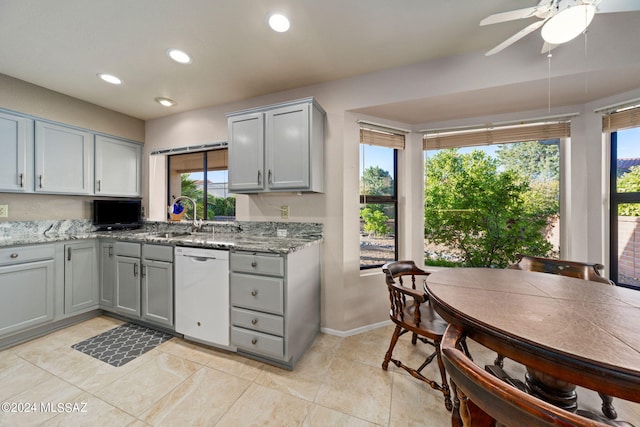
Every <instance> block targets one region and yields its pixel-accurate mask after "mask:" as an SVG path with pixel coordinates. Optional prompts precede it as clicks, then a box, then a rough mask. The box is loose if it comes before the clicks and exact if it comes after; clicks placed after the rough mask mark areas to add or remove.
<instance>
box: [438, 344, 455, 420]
mask: <svg viewBox="0 0 640 427" xmlns="http://www.w3.org/2000/svg"><path fill="white" fill-rule="evenodd" d="M436 359H437V361H438V369H440V378H442V394H444V407H445V408H447V411H451V409H452V408H453V403H451V390H450V389H449V382H448V381H447V371H446V370H445V368H444V363H443V362H442V355H441V353H440V343H439V342H437V343H436Z"/></svg>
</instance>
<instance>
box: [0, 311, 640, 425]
mask: <svg viewBox="0 0 640 427" xmlns="http://www.w3.org/2000/svg"><path fill="white" fill-rule="evenodd" d="M122 323H123V322H121V321H120V320H116V319H113V318H110V317H106V316H103V317H96V318H94V319H91V320H88V321H85V322H83V323H80V324H78V325H75V326H71V327H68V328H66V329H63V330H60V331H57V332H54V333H52V334H50V335H47V336H45V337H42V338H38V339H36V340H33V341H30V342H27V343H24V344H22V345H19V346H16V347H13V348H9V349H7V350H4V351H2V352H0V384H1V386H0V402H9V403H15V404H18V403H21V404H23V403H30V404H35V411H32V412H30V413H11V412H4V411H0V426H32V425H46V426H57V425H60V426H74V425H91V426H95V425H101V426H112V425H113V426H146V425H167V426H176V425H180V426H196V425H215V426H234V427H237V426H249V425H254V426H429V427H440V426H443V427H444V426H449V425H450V419H449V413H448V412H447V411H446V410H445V409H444V405H443V399H442V397H441V394H440V393H438V392H435V391H433V390H431V389H430V388H429V387H428V386H427V385H426V384H423V383H421V382H419V381H417V380H415V379H413V378H412V377H411V376H409V375H408V374H406V373H405V372H404V371H401V370H398V369H397V368H395V367H390V368H389V371H387V372H385V371H383V370H382V369H381V368H380V363H381V361H382V358H383V356H384V352H385V351H386V348H387V345H388V343H389V338H390V336H391V332H392V328H391V327H390V326H389V327H383V328H379V329H376V330H373V331H370V332H367V333H363V334H359V335H356V336H352V337H348V338H339V337H335V336H331V335H326V334H321V335H319V336H318V338H317V339H316V340H315V342H314V344H313V346H312V347H311V349H310V350H309V351H308V352H307V354H306V355H305V356H304V357H303V358H302V360H301V361H300V363H299V364H298V366H297V367H296V369H295V370H294V371H286V370H282V369H279V368H275V367H272V366H270V365H266V364H263V363H260V362H256V361H253V360H249V359H247V358H244V357H241V356H238V355H236V354H234V353H229V352H224V351H220V350H213V349H210V348H206V347H202V346H199V345H195V344H193V343H189V342H187V341H184V340H181V339H178V338H173V339H171V340H169V341H167V342H165V343H163V344H161V345H160V346H159V347H157V348H155V349H154V350H151V351H150V352H148V353H146V354H144V355H142V356H140V357H138V358H137V359H135V360H134V361H132V362H129V363H128V364H126V365H124V366H121V367H119V368H115V367H113V366H110V365H108V364H106V363H104V362H100V361H99V360H97V359H94V358H92V357H90V356H87V355H85V354H83V353H81V352H79V351H76V350H73V349H72V348H71V345H72V344H75V343H77V342H79V341H82V340H84V339H86V338H90V337H92V336H94V335H97V334H99V333H101V332H104V331H106V330H109V329H112V328H114V327H116V326H118V325H120V324H122ZM402 341H405V343H403V344H400V343H399V347H398V352H399V354H404V357H409V354H415V351H414V350H413V349H412V348H411V345H410V344H406V341H407V340H402V339H401V342H402ZM483 350H484V349H482V348H479V347H476V346H472V352H473V353H474V356H476V360H478V354H482V353H483ZM484 356H486V360H491V358H492V357H493V355H492V354H490V353H488V352H485V354H484ZM430 369H431V368H430ZM509 369H510V367H509V366H507V370H508V371H509ZM514 369H517V368H514ZM429 372H430V375H433V374H435V367H434V368H433V370H431V371H429ZM510 372H511V371H510ZM585 392H587V393H582V392H581V393H580V397H581V406H583V407H589V408H590V409H595V410H597V409H598V407H599V401H598V399H597V395H595V393H592V392H589V391H585ZM589 393H591V394H593V395H590V394H589ZM59 404H63V407H62V408H58V405H59ZM65 404H66V406H65ZM47 405H51V406H50V408H53V409H56V410H58V412H55V411H54V410H51V409H47ZM590 405H591V406H590ZM616 408H617V409H618V412H619V414H620V418H622V419H626V420H628V421H632V420H636V421H638V420H640V405H637V404H629V403H627V402H620V401H617V400H616ZM637 425H638V426H640V423H637Z"/></svg>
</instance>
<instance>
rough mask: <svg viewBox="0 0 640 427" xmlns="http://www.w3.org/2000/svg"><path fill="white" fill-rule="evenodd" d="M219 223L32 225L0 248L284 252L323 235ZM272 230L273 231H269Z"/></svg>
mask: <svg viewBox="0 0 640 427" xmlns="http://www.w3.org/2000/svg"><path fill="white" fill-rule="evenodd" d="M247 228H248V229H247V230H246V231H242V227H221V229H222V230H223V231H222V232H215V231H211V230H209V231H202V232H190V231H189V230H187V229H185V228H169V229H166V228H164V229H163V227H162V226H161V227H160V228H158V227H157V226H152V227H149V228H145V229H140V230H128V231H86V230H73V229H68V230H64V229H59V230H55V231H53V230H51V231H45V232H36V230H34V229H25V230H22V231H24V232H18V233H11V234H9V235H4V236H2V235H0V248H2V247H8V246H17V245H31V244H39V243H55V242H62V241H74V240H86V239H98V238H101V239H105V238H108V239H114V240H119V241H129V242H139V243H156V244H164V245H172V246H189V247H199V248H210V249H227V250H230V249H234V250H243V251H255V252H271V253H277V254H287V253H291V252H295V251H298V250H301V249H303V248H305V247H308V246H311V245H315V244H320V243H322V241H323V238H322V237H321V236H318V235H314V234H310V235H304V234H302V235H300V234H296V235H293V236H291V237H278V236H274V235H272V234H271V230H266V231H267V232H268V233H267V234H265V233H258V232H255V229H252V228H250V227H247ZM273 234H275V232H274V233H273Z"/></svg>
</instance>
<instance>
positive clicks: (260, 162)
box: [229, 113, 264, 193]
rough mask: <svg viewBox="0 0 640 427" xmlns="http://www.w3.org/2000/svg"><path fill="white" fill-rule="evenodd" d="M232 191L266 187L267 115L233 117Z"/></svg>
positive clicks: (255, 114)
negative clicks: (265, 144)
mask: <svg viewBox="0 0 640 427" xmlns="http://www.w3.org/2000/svg"><path fill="white" fill-rule="evenodd" d="M229 140H230V141H232V142H231V143H230V144H229V191H234V192H237V193H243V192H259V191H262V190H264V173H263V172H264V115H263V114H262V113H249V114H243V115H241V116H237V117H229Z"/></svg>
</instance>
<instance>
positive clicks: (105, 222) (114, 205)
mask: <svg viewBox="0 0 640 427" xmlns="http://www.w3.org/2000/svg"><path fill="white" fill-rule="evenodd" d="M93 225H95V226H96V228H98V229H99V230H125V229H129V230H132V229H136V228H140V227H142V200H140V199H130V200H94V201H93Z"/></svg>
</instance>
